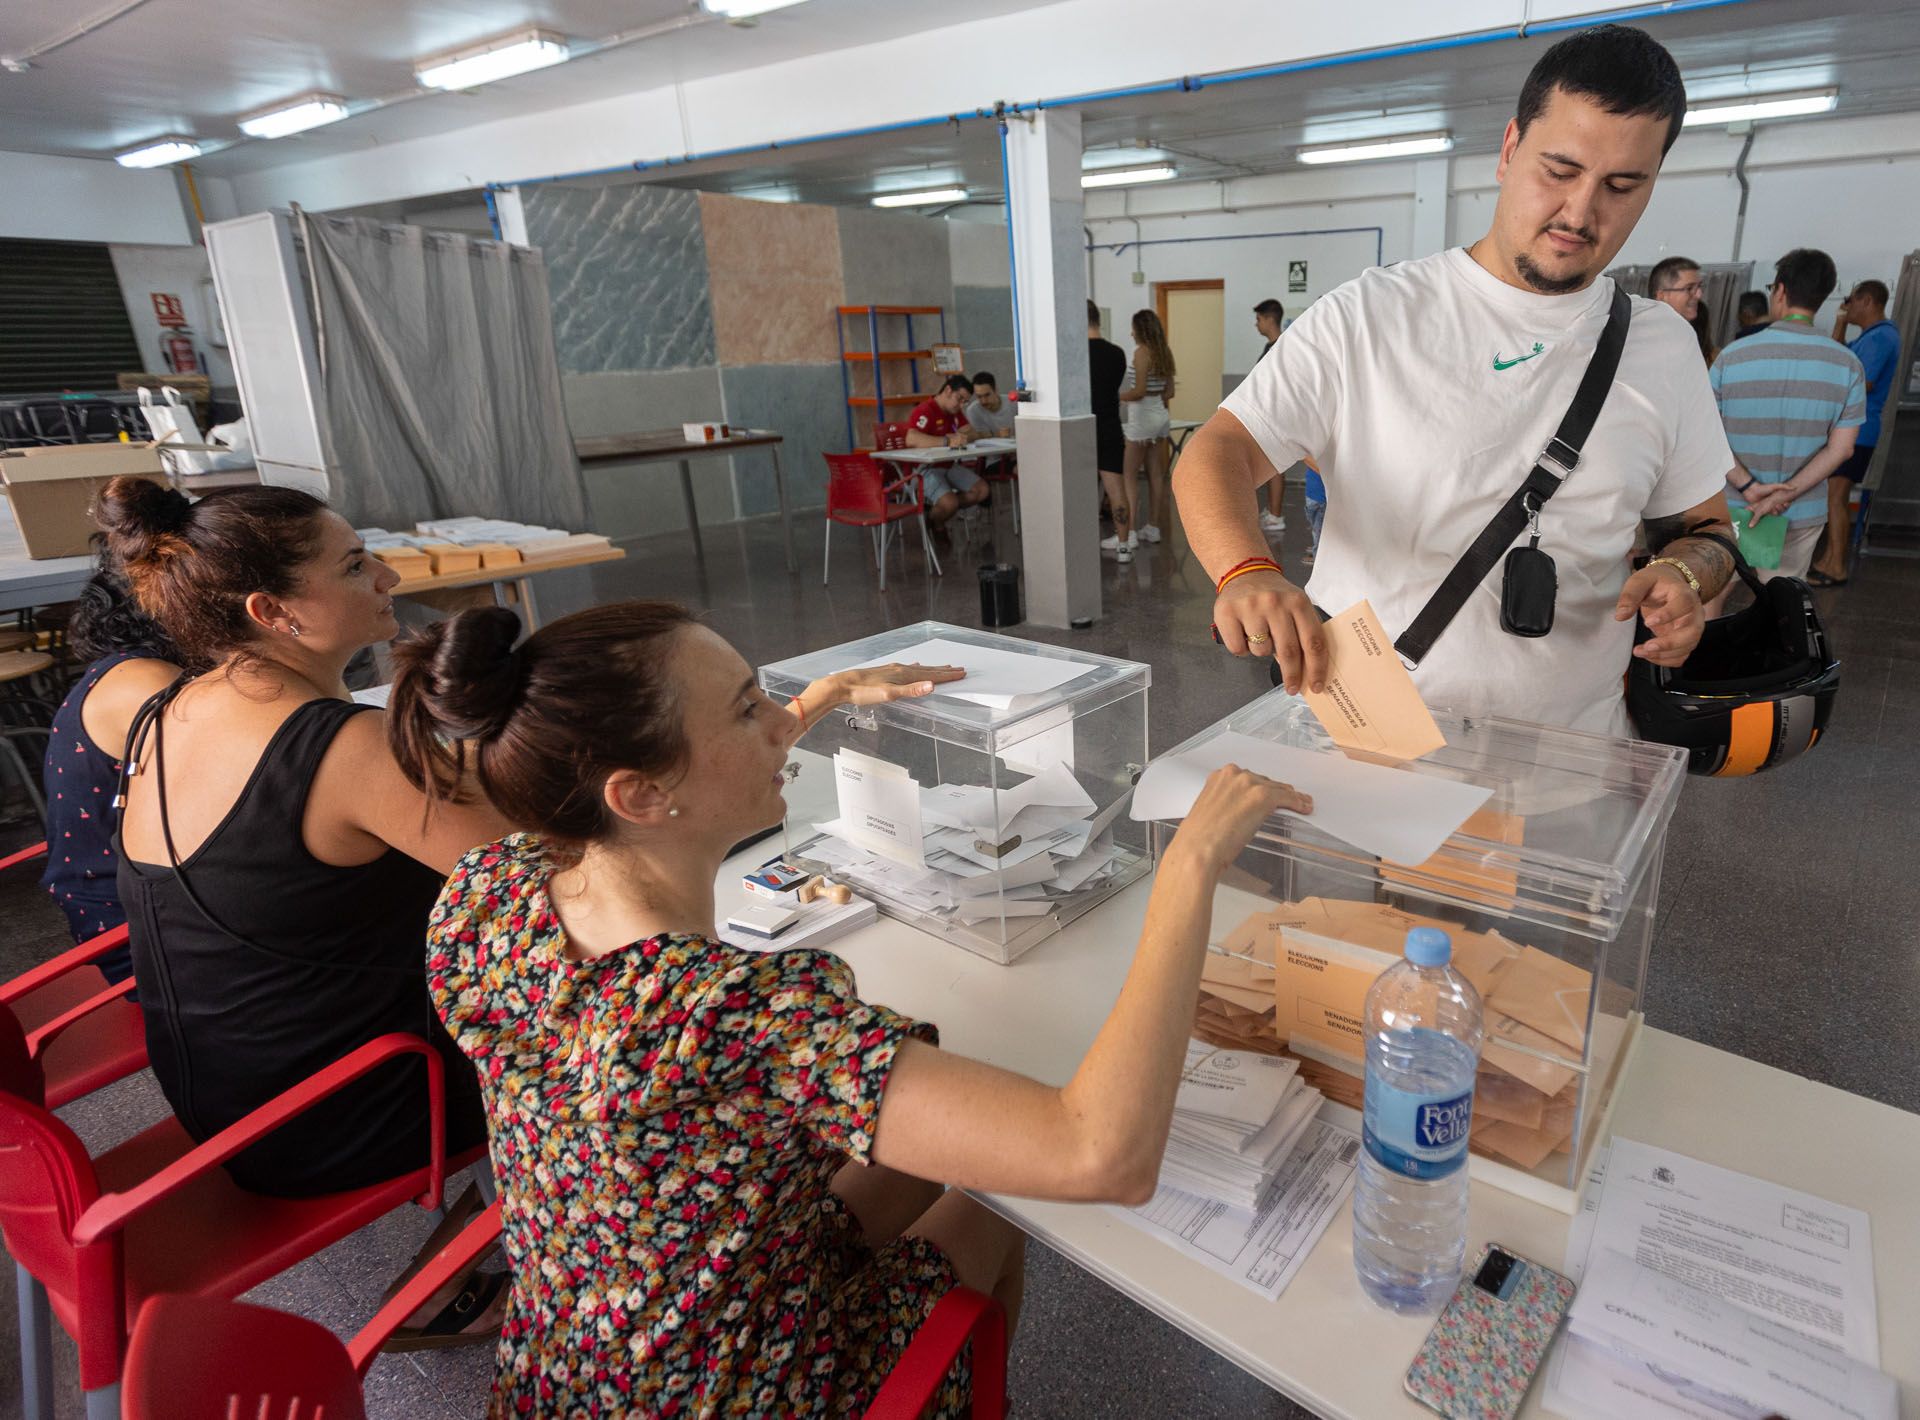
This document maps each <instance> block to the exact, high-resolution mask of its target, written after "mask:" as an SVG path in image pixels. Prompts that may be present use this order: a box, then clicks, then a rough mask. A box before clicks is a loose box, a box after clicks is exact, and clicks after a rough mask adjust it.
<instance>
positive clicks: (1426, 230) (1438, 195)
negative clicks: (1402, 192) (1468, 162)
mask: <svg viewBox="0 0 1920 1420" xmlns="http://www.w3.org/2000/svg"><path fill="white" fill-rule="evenodd" d="M1452 182H1453V159H1452V158H1446V157H1441V158H1421V159H1419V160H1418V161H1416V162H1415V163H1414V165H1413V232H1412V246H1411V247H1409V249H1408V251H1407V256H1408V258H1409V259H1411V258H1414V257H1421V256H1432V255H1433V254H1434V253H1435V252H1438V251H1445V250H1446V249H1447V200H1448V189H1449V188H1450V186H1451V184H1452Z"/></svg>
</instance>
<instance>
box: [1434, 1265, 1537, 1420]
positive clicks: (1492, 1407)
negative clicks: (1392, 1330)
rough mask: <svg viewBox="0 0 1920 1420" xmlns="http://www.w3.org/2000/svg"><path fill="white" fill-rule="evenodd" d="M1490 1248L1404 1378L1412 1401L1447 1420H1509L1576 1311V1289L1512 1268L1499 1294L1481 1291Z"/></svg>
mask: <svg viewBox="0 0 1920 1420" xmlns="http://www.w3.org/2000/svg"><path fill="white" fill-rule="evenodd" d="M1495 1251H1496V1249H1495V1248H1494V1247H1493V1246H1491V1245H1489V1246H1488V1247H1487V1248H1486V1249H1484V1250H1483V1251H1482V1252H1481V1254H1480V1256H1479V1258H1478V1259H1477V1260H1476V1261H1475V1263H1474V1265H1473V1267H1472V1268H1471V1269H1470V1270H1469V1271H1468V1272H1467V1273H1466V1275H1465V1276H1464V1277H1462V1278H1461V1279H1460V1287H1459V1290H1457V1291H1456V1292H1454V1294H1453V1296H1452V1297H1451V1298H1450V1299H1449V1300H1448V1302H1447V1305H1446V1308H1445V1309H1444V1310H1443V1311H1442V1312H1441V1313H1440V1318H1439V1320H1438V1321H1436V1322H1434V1324H1433V1330H1432V1331H1430V1332H1429V1333H1427V1339H1426V1342H1425V1344H1424V1345H1422V1346H1421V1348H1420V1351H1419V1354H1418V1355H1416V1356H1415V1357H1414V1358H1413V1365H1412V1367H1411V1368H1410V1369H1409V1370H1408V1371H1407V1382H1406V1385H1407V1394H1408V1395H1411V1396H1412V1397H1413V1398H1414V1399H1415V1400H1418V1401H1420V1402H1421V1403H1422V1404H1424V1405H1426V1406H1428V1407H1430V1408H1431V1409H1433V1410H1436V1411H1438V1412H1439V1413H1440V1414H1442V1415H1444V1416H1446V1417H1447V1418H1448V1420H1511V1417H1512V1416H1513V1415H1514V1414H1515V1413H1516V1412H1517V1411H1518V1410H1519V1409H1520V1402H1521V1401H1522V1400H1524V1399H1525V1398H1526V1394H1527V1387H1528V1386H1529V1385H1531V1384H1532V1383H1533V1375H1534V1372H1535V1371H1537V1370H1539V1369H1540V1363H1541V1361H1542V1360H1544V1359H1545V1357H1546V1354H1547V1347H1548V1346H1549V1345H1551V1344H1552V1342H1553V1336H1554V1333H1555V1332H1556V1331H1558V1330H1559V1328H1560V1322H1561V1319H1562V1318H1563V1317H1565V1316H1566V1314H1567V1308H1568V1307H1569V1306H1571V1305H1572V1303H1573V1292H1574V1287H1573V1283H1572V1282H1570V1281H1569V1280H1567V1279H1566V1278H1565V1277H1562V1276H1561V1275H1560V1274H1559V1273H1557V1272H1552V1271H1549V1270H1548V1269H1547V1268H1545V1267H1542V1266H1540V1264H1539V1263H1537V1262H1529V1261H1527V1260H1526V1259H1525V1258H1523V1257H1518V1256H1516V1255H1514V1254H1511V1253H1507V1252H1506V1249H1504V1248H1500V1249H1498V1251H1499V1252H1501V1253H1505V1254H1506V1255H1507V1256H1508V1257H1511V1258H1512V1259H1513V1261H1514V1264H1515V1265H1514V1266H1513V1268H1512V1270H1511V1271H1510V1272H1509V1274H1508V1275H1507V1276H1506V1277H1505V1278H1504V1279H1503V1280H1502V1284H1501V1286H1500V1289H1499V1292H1497V1293H1494V1292H1489V1291H1487V1290H1486V1289H1485V1288H1484V1287H1482V1286H1481V1285H1480V1282H1479V1280H1478V1279H1479V1278H1480V1276H1481V1272H1482V1270H1483V1269H1484V1268H1486V1266H1487V1262H1488V1258H1489V1257H1490V1256H1491V1255H1492V1254H1493V1253H1494V1252H1495Z"/></svg>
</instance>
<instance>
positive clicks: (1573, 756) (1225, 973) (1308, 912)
mask: <svg viewBox="0 0 1920 1420" xmlns="http://www.w3.org/2000/svg"><path fill="white" fill-rule="evenodd" d="M1436 718H1437V719H1438V721H1439V726H1440V729H1441V732H1442V733H1443V734H1444V735H1445V736H1446V740H1447V743H1446V744H1445V745H1444V746H1443V747H1442V748H1440V749H1438V750H1435V751H1433V752H1432V753H1431V754H1429V755H1427V756H1425V757H1424V758H1422V759H1419V760H1416V761H1413V762H1410V763H1404V764H1402V763H1398V762H1395V761H1390V760H1373V764H1375V765H1378V766H1383V767H1384V769H1383V770H1382V769H1372V768H1368V769H1362V770H1360V771H1359V772H1360V773H1361V774H1363V775H1365V774H1370V775H1372V776H1373V778H1374V779H1375V781H1376V784H1375V787H1374V789H1373V790H1372V791H1371V792H1372V793H1373V795H1374V798H1373V804H1374V807H1372V808H1369V809H1364V810H1362V812H1361V820H1360V828H1359V829H1356V828H1355V823H1354V819H1353V817H1352V814H1353V805H1354V803H1356V802H1358V799H1357V797H1354V798H1349V799H1348V800H1347V801H1346V803H1345V804H1344V805H1342V804H1340V803H1337V802H1336V800H1335V797H1334V792H1335V791H1333V790H1332V789H1331V788H1330V787H1329V788H1315V789H1314V794H1315V800H1314V802H1315V813H1316V815H1317V816H1318V817H1319V819H1320V823H1319V824H1316V821H1315V816H1314V815H1309V816H1306V817H1302V816H1299V815H1296V814H1290V813H1285V812H1282V813H1278V814H1275V815H1273V816H1272V817H1271V818H1269V819H1268V820H1267V822H1266V823H1265V824H1264V825H1263V826H1262V827H1261V829H1260V830H1259V831H1258V833H1257V834H1256V835H1255V837H1254V840H1253V842H1252V843H1251V844H1249V845H1248V847H1247V848H1246V849H1245V850H1244V851H1242V853H1241V854H1240V856H1239V858H1238V860H1237V861H1236V862H1235V863H1234V864H1233V865H1232V866H1231V867H1230V868H1229V869H1228V870H1227V872H1226V873H1225V875H1224V876H1223V877H1222V879H1221V885H1220V889H1219V891H1218V893H1217V895H1216V897H1215V901H1214V912H1213V923H1212V929H1211V931H1210V934H1209V950H1208V954H1207V959H1206V967H1205V970H1204V973H1203V978H1202V982H1201V995H1200V1001H1199V1006H1198V1010H1197V1014H1196V1024H1195V1031H1196V1033H1197V1034H1199V1035H1202V1036H1204V1037H1206V1038H1207V1039H1210V1040H1213V1041H1215V1042H1216V1043H1218V1044H1222V1045H1231V1046H1234V1047H1237V1048H1243V1049H1255V1050H1265V1051H1269V1052H1277V1053H1282V1054H1290V1055H1293V1056H1295V1057H1297V1058H1298V1059H1299V1060H1300V1061H1301V1072H1302V1074H1303V1076H1305V1077H1306V1078H1307V1079H1308V1080H1309V1081H1310V1083H1312V1084H1314V1085H1316V1086H1318V1087H1319V1088H1320V1089H1321V1090H1322V1091H1323V1092H1324V1093H1325V1094H1327V1095H1328V1096H1329V1097H1330V1098H1333V1099H1336V1100H1338V1101H1340V1102H1342V1103H1345V1104H1350V1105H1352V1106H1353V1107H1355V1108H1358V1107H1359V1105H1360V1101H1361V1093H1362V1081H1363V1077H1364V1064H1363V1058H1364V1057H1363V1044H1362V1032H1363V1022H1364V1014H1363V1002H1364V999H1365V996H1366V991H1367V988H1368V986H1370V985H1371V984H1372V982H1373V979H1374V978H1375V977H1376V976H1377V975H1378V974H1379V973H1380V972H1381V971H1383V970H1385V969H1386V968H1387V967H1388V966H1391V965H1392V964H1393V963H1394V962H1396V961H1398V960H1399V959H1400V957H1401V953H1402V947H1403V944H1404V942H1405V940H1406V934H1407V931H1408V929H1409V928H1412V927H1418V926H1437V927H1441V928H1443V929H1445V930H1446V931H1447V932H1448V933H1450V934H1451V936H1452V938H1453V943H1454V955H1453V961H1454V965H1455V966H1456V967H1458V968H1459V969H1460V970H1461V971H1462V972H1464V973H1465V975H1466V976H1467V977H1468V978H1469V979H1470V980H1471V981H1472V982H1473V983H1474V985H1475V986H1476V987H1477V988H1478V989H1479V991H1480V995H1481V999H1482V1001H1483V1002H1484V1004H1485V1009H1486V1027H1487V1033H1486V1042H1485V1045H1484V1046H1483V1048H1482V1052H1481V1063H1480V1068H1479V1073H1478V1077H1477V1080H1476V1090H1475V1103H1474V1118H1473V1133H1472V1148H1473V1157H1472V1160H1471V1164H1472V1168H1473V1172H1474V1176H1475V1177H1476V1178H1483V1179H1485V1180H1487V1181H1489V1182H1492V1183H1495V1184H1497V1185H1499V1186H1501V1187H1503V1188H1507V1189H1509V1190H1512V1191H1514V1192H1518V1193H1522V1194H1525V1195H1526V1196H1528V1197H1531V1198H1534V1199H1536V1200H1537V1201H1540V1202H1543V1203H1546V1204H1549V1205H1551V1206H1555V1207H1559V1208H1562V1209H1564V1210H1566V1211H1569V1212H1571V1211H1572V1210H1573V1207H1574V1206H1575V1201H1576V1198H1577V1194H1578V1190H1579V1186H1580V1183H1581V1180H1582V1178H1583V1171H1584V1169H1585V1168H1586V1164H1587V1160H1588V1156H1589V1154H1590V1153H1591V1151H1592V1148H1593V1145H1594V1143H1595V1141H1596V1139H1598V1138H1600V1137H1602V1135H1603V1117H1604V1115H1605V1112H1606V1109H1607V1105H1608V1102H1609V1101H1610V1099H1611V1098H1612V1093H1613V1090H1614V1087H1615V1085H1616V1084H1617V1082H1618V1080H1619V1078H1620V1075H1621V1071H1622V1069H1623V1068H1624V1063H1625V1061H1626V1059H1627V1058H1628V1056H1629V1054H1630V1053H1631V1051H1632V1048H1633V1044H1634V1041H1635V1039H1636V1037H1637V1033H1638V1030H1639V1026H1640V1004H1641V995H1642V991H1643V988H1644V984H1645V980H1646V972H1647V954H1648V950H1649V948H1650V946H1651V944H1652V940H1653V926H1654V913H1655V907H1656V903H1657V899H1658V897H1659V890H1660V863H1661V858H1662V855H1663V852H1664V847H1665V841H1666V830H1667V822H1668V820H1669V819H1670V818H1671V816H1672V814H1673V809H1674V805H1675V803H1676V802H1677V801H1678V799H1679V795H1680V786H1681V783H1682V781H1683V780H1684V778H1685V763H1686V761H1685V755H1684V752H1682V751H1680V750H1677V749H1672V748H1669V747H1666V746H1663V745H1653V744H1646V743H1642V742H1640V741H1637V740H1620V739H1613V738H1611V737H1608V736H1604V735H1591V734H1582V733H1577V732H1574V731H1570V730H1559V729H1550V728H1547V727H1544V726H1540V725H1530V724H1524V723H1522V722H1520V721H1517V720H1503V719H1498V718H1484V717H1476V718H1449V717H1447V716H1446V715H1444V714H1443V715H1439V716H1436ZM1229 733H1237V734H1240V735H1245V736H1248V737H1250V738H1251V739H1253V740H1257V741H1261V742H1263V744H1265V745H1271V746H1281V747H1287V750H1286V752H1284V753H1282V754H1280V755H1279V756H1278V759H1279V760H1280V761H1281V762H1283V763H1284V761H1285V760H1286V759H1287V757H1288V755H1289V754H1292V755H1297V754H1298V752H1299V751H1308V752H1310V753H1311V756H1312V758H1311V759H1301V758H1295V759H1294V760H1293V763H1294V765H1295V772H1296V773H1297V774H1299V775H1300V776H1301V777H1303V778H1304V777H1308V776H1312V775H1318V774H1320V773H1323V772H1324V773H1327V774H1330V775H1332V776H1333V777H1332V779H1330V780H1329V781H1328V782H1329V785H1330V786H1331V785H1332V784H1339V783H1346V782H1349V781H1350V780H1351V779H1352V777H1353V776H1352V773H1351V772H1350V771H1352V770H1353V768H1354V766H1353V765H1352V764H1351V761H1352V760H1361V761H1366V760H1368V759H1370V758H1371V757H1370V756H1364V755H1347V754H1345V752H1343V751H1342V750H1340V749H1338V748H1337V747H1335V746H1334V744H1333V743H1332V741H1331V739H1329V737H1328V736H1327V734H1326V732H1325V731H1324V730H1323V729H1322V728H1321V727H1320V724H1319V722H1318V721H1317V720H1316V719H1315V718H1314V716H1313V714H1312V713H1311V712H1310V711H1309V710H1308V709H1307V707H1306V705H1305V703H1304V702H1302V701H1300V700H1299V699H1297V698H1296V697H1293V696H1289V695H1287V694H1286V693H1285V692H1284V691H1281V690H1275V691H1272V692H1271V693H1269V694H1267V695H1265V696H1262V697H1261V698H1260V699H1259V700H1256V701H1254V702H1253V703H1252V704H1250V705H1248V706H1246V707H1245V708H1244V709H1242V710H1240V711H1238V712H1236V713H1235V714H1234V715H1232V716H1230V717H1229V718H1227V719H1226V720H1223V721H1221V722H1220V723H1218V724H1216V725H1214V726H1212V727H1210V728H1209V729H1207V730H1205V731H1203V732H1201V733H1200V734H1198V735H1196V736H1194V738H1193V739H1191V740H1188V741H1187V742H1186V743H1185V744H1183V745H1181V746H1180V747H1179V748H1177V749H1175V750H1173V751H1171V755H1174V756H1179V755H1184V754H1189V753H1193V752H1196V751H1199V752H1200V754H1201V755H1205V754H1206V753H1207V751H1205V750H1203V749H1202V746H1205V745H1207V744H1208V742H1210V741H1212V740H1214V739H1216V738H1217V737H1219V736H1221V735H1223V734H1229ZM1233 748H1234V749H1235V750H1236V751H1238V752H1239V753H1240V754H1241V755H1243V756H1244V755H1247V754H1248V753H1249V752H1250V749H1249V747H1247V746H1234V747H1233ZM1226 752H1227V747H1225V746H1219V745H1216V746H1213V749H1212V754H1213V755H1214V756H1215V757H1218V756H1219V755H1221V754H1224V753H1226ZM1321 756H1333V757H1336V759H1338V760H1339V761H1340V762H1338V763H1335V762H1331V761H1329V760H1326V759H1322V758H1321ZM1247 767H1250V768H1258V767H1259V766H1257V765H1249V766H1247ZM1382 772H1386V773H1392V774H1406V775H1409V776H1420V777H1423V778H1425V779H1427V780H1428V781H1432V780H1436V779H1437V780H1451V781H1454V784H1455V785H1456V786H1457V785H1468V786H1479V787H1480V788H1481V789H1485V790H1490V791H1491V796H1490V797H1488V798H1486V799H1485V801H1484V803H1482V804H1480V806H1479V807H1478V808H1477V809H1474V810H1473V811H1472V813H1471V816H1470V817H1467V818H1466V820H1465V822H1464V823H1461V824H1460V826H1459V828H1458V829H1456V830H1455V831H1453V832H1452V834H1451V836H1450V837H1446V838H1445V840H1444V842H1442V843H1441V846H1440V848H1439V849H1438V851H1437V852H1434V853H1433V854H1432V856H1430V857H1427V858H1425V859H1424V860H1423V861H1420V862H1416V863H1403V862H1396V861H1392V860H1391V859H1390V858H1388V857H1384V856H1375V855H1374V853H1370V852H1368V851H1366V850H1363V849H1361V848H1357V847H1355V846H1354V844H1353V843H1352V842H1351V841H1344V840H1343V839H1341V838H1340V837H1336V836H1335V835H1334V833H1333V832H1331V831H1329V828H1330V827H1331V826H1339V827H1341V828H1343V829H1344V830H1345V831H1347V832H1348V833H1349V835H1350V836H1351V837H1360V838H1367V837H1372V838H1373V839H1374V840H1375V848H1376V850H1379V842H1378V840H1379V838H1380V837H1381V836H1382V833H1381V832H1379V831H1376V830H1377V829H1378V826H1379V825H1380V824H1382V823H1385V825H1386V828H1385V836H1387V837H1393V836H1403V837H1409V838H1417V835H1409V834H1407V833H1406V825H1407V824H1408V823H1410V822H1411V821H1412V820H1413V819H1414V818H1415V817H1416V816H1417V815H1419V814H1420V813H1421V812H1422V808H1421V806H1422V805H1424V804H1425V803H1426V802H1428V801H1429V800H1432V799H1436V798H1440V799H1444V798H1449V797H1452V798H1454V799H1456V800H1458V799H1460V798H1462V797H1464V798H1466V799H1468V800H1469V801H1471V800H1472V798H1473V796H1472V795H1470V794H1466V795H1463V794H1462V793H1461V791H1460V790H1458V789H1457V788H1449V787H1448V786H1442V785H1437V784H1434V783H1432V782H1428V783H1425V784H1420V783H1416V782H1413V781H1411V780H1410V781H1409V784H1408V787H1407V790H1406V791H1405V792H1404V793H1403V792H1401V791H1400V790H1398V789H1396V788H1395V787H1394V786H1392V784H1391V783H1390V782H1387V781H1383V780H1380V778H1379V776H1380V774H1381V773H1382ZM1282 777H1285V776H1284V775H1282ZM1359 792H1361V791H1359V790H1357V789H1356V790H1355V791H1354V793H1355V795H1358V793H1359ZM1343 807H1344V809H1345V811H1346V813H1347V817H1346V818H1345V820H1344V821H1343V820H1342V814H1341V810H1342V808H1343ZM1463 812H1466V810H1465V809H1464V808H1461V807H1458V805H1457V804H1456V808H1455V811H1454V813H1455V816H1453V817H1447V816H1445V815H1444V814H1442V815H1440V816H1439V817H1440V821H1439V823H1438V824H1437V826H1432V827H1430V829H1429V833H1428V837H1427V842H1428V843H1431V842H1434V841H1438V837H1439V835H1440V834H1441V833H1443V832H1444V831H1445V828H1446V827H1447V826H1448V825H1449V824H1451V823H1456V822H1459V819H1458V817H1457V815H1458V814H1459V813H1463ZM1178 826H1179V825H1178V824H1177V823H1176V822H1172V821H1162V822H1155V823H1154V824H1153V837H1154V840H1155V842H1154V849H1155V852H1156V855H1157V854H1158V852H1159V851H1160V850H1161V849H1163V848H1164V847H1165V846H1166V841H1167V839H1168V838H1169V837H1170V836H1171V835H1172V833H1173V832H1174V830H1175V829H1176V828H1178ZM1380 851H1383V850H1380Z"/></svg>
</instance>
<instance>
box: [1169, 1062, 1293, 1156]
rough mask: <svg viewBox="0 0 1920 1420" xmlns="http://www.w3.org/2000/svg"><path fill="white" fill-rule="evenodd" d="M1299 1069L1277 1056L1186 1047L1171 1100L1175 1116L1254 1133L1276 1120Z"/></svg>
mask: <svg viewBox="0 0 1920 1420" xmlns="http://www.w3.org/2000/svg"><path fill="white" fill-rule="evenodd" d="M1296 1068H1297V1067H1296V1066H1295V1064H1294V1062H1293V1061H1291V1060H1282V1059H1281V1058H1280V1057H1279V1056H1277V1055H1256V1054H1254V1053H1253V1052H1251V1051H1246V1050H1228V1049H1225V1048H1223V1047H1221V1046H1217V1045H1211V1044H1209V1043H1208V1042H1206V1041H1204V1040H1189V1041H1188V1042H1187V1063H1186V1067H1185V1068H1184V1069H1183V1070H1182V1071H1181V1073H1180V1087H1179V1090H1178V1091H1177V1092H1176V1093H1175V1095H1174V1097H1173V1108H1174V1112H1175V1114H1178V1115H1189V1114H1197V1115H1202V1116H1204V1117H1206V1118H1208V1119H1218V1120H1224V1121H1225V1122H1227V1123H1229V1124H1236V1125H1238V1126H1240V1130H1241V1131H1242V1132H1243V1133H1256V1132H1258V1131H1259V1130H1260V1129H1262V1128H1264V1127H1265V1126H1266V1125H1267V1123H1268V1122H1269V1121H1271V1120H1272V1118H1273V1113H1274V1111H1275V1110H1277V1109H1278V1108H1279V1107H1280V1101H1281V1100H1282V1099H1284V1098H1285V1097H1286V1093H1287V1089H1288V1087H1289V1086H1291V1085H1292V1083H1293V1072H1294V1070H1295V1069H1296Z"/></svg>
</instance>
